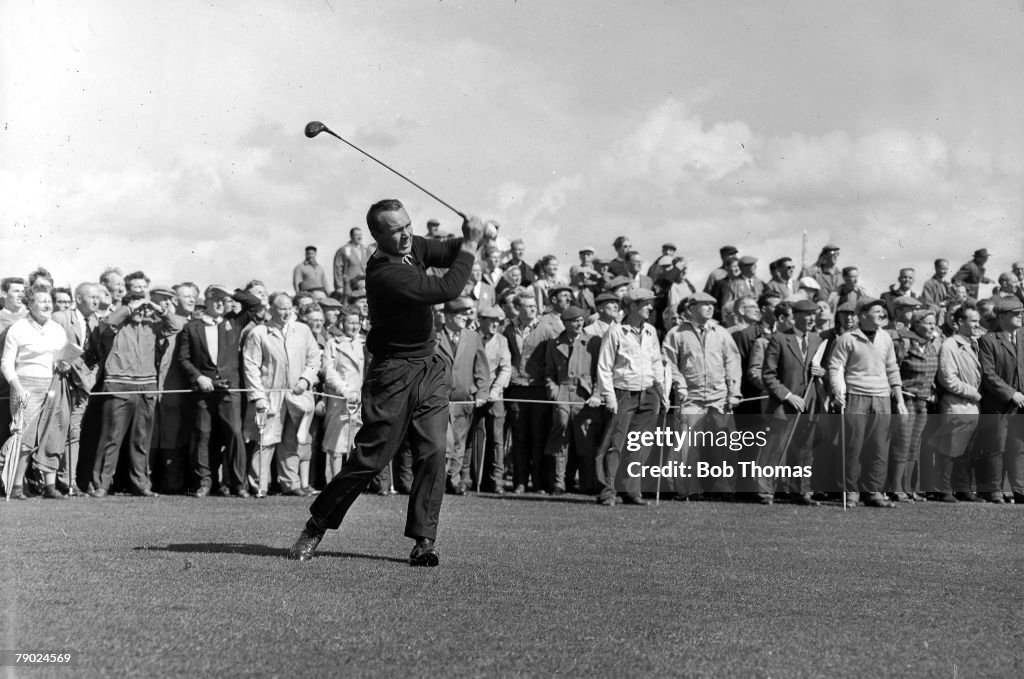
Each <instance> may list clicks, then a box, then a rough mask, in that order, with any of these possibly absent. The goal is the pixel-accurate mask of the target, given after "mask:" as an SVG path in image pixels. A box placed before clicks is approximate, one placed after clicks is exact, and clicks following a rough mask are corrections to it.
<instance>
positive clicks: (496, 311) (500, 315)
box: [476, 306, 505, 321]
mask: <svg viewBox="0 0 1024 679" xmlns="http://www.w3.org/2000/svg"><path fill="white" fill-rule="evenodd" d="M476 317H477V318H479V319H481V320H483V319H485V318H490V319H493V320H495V321H503V320H505V312H504V311H502V310H501V307H496V306H489V307H484V308H483V309H480V311H478V312H477V314H476Z"/></svg>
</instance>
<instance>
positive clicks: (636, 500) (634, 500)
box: [622, 495, 650, 507]
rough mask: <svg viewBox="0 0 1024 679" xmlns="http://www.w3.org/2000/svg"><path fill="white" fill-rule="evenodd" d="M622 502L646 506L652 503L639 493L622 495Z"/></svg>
mask: <svg viewBox="0 0 1024 679" xmlns="http://www.w3.org/2000/svg"><path fill="white" fill-rule="evenodd" d="M622 504H624V505H636V506H637V507H646V506H647V505H648V504H650V503H648V502H647V500H645V499H643V498H642V497H640V496H639V495H624V496H623V497H622Z"/></svg>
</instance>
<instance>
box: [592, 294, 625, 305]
mask: <svg viewBox="0 0 1024 679" xmlns="http://www.w3.org/2000/svg"><path fill="white" fill-rule="evenodd" d="M608 302H615V303H616V304H618V303H619V296H618V295H613V294H612V293H610V292H602V293H601V294H600V295H598V296H597V297H596V298H595V299H594V303H595V304H597V306H601V305H602V304H607V303H608Z"/></svg>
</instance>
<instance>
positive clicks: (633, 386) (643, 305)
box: [595, 288, 665, 506]
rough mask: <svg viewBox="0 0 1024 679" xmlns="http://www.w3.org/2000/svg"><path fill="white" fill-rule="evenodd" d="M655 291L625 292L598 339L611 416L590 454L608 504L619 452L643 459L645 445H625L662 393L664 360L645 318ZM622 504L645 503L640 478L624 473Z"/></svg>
mask: <svg viewBox="0 0 1024 679" xmlns="http://www.w3.org/2000/svg"><path fill="white" fill-rule="evenodd" d="M653 309H654V293H653V292H651V291H650V290H645V289H643V288H640V289H637V290H630V291H629V293H627V295H626V318H625V319H623V321H622V324H621V325H618V326H612V327H611V328H609V329H608V332H607V333H606V334H605V336H604V339H602V340H601V349H600V354H599V359H598V366H597V375H598V391H599V392H600V394H601V396H602V397H603V399H604V404H605V407H606V408H607V409H608V411H609V412H610V413H611V415H612V418H611V421H610V422H609V423H608V426H607V428H606V429H605V434H604V437H603V439H602V441H601V443H600V444H599V446H598V451H597V459H596V460H595V468H596V476H597V490H598V502H599V503H600V504H602V505H606V506H613V505H614V504H615V501H616V500H615V498H616V487H615V479H616V474H617V472H618V468H619V460H620V458H621V459H622V461H623V462H624V463H625V464H627V465H628V464H629V462H630V461H632V460H640V461H642V460H644V459H646V456H647V453H648V452H649V446H648V447H646V448H642V449H641V450H640V451H639V452H637V453H633V452H630V451H629V450H628V448H627V447H626V445H625V444H626V438H627V436H628V435H629V433H630V432H631V431H651V429H652V427H653V426H654V425H655V423H656V422H657V418H658V411H659V410H660V409H661V407H662V401H663V399H664V394H665V386H664V382H665V379H664V373H665V370H664V365H663V363H662V360H661V347H660V345H659V343H658V334H657V333H656V332H655V330H654V326H652V325H651V324H650V323H648V319H649V318H650V316H651V312H652V311H653ZM622 491H623V492H622V496H623V497H622V501H623V503H625V504H633V505H646V504H647V501H646V500H644V499H643V497H642V495H641V492H640V480H639V479H637V478H633V477H631V476H630V475H628V474H627V475H626V477H625V481H624V482H623V488H622Z"/></svg>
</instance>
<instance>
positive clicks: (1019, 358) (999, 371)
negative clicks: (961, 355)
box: [978, 297, 1024, 504]
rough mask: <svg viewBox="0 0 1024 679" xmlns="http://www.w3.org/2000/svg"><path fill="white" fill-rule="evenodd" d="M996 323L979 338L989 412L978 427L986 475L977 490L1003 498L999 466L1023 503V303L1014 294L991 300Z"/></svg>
mask: <svg viewBox="0 0 1024 679" xmlns="http://www.w3.org/2000/svg"><path fill="white" fill-rule="evenodd" d="M994 310H995V313H996V323H997V324H998V325H997V329H995V330H992V331H991V332H989V333H986V334H985V336H984V337H982V338H981V339H980V340H978V358H979V361H980V363H981V412H982V414H983V415H985V416H987V417H986V418H985V420H986V421H985V422H984V424H983V426H984V428H985V431H984V432H979V434H980V435H981V436H982V437H983V438H982V442H981V445H982V450H983V451H984V454H985V457H987V458H988V460H989V465H987V467H988V470H989V472H990V475H989V477H988V478H986V479H985V480H984V483H982V482H981V481H980V480H979V484H978V491H979V492H980V493H982V495H983V497H985V498H986V499H988V500H989V501H990V502H1001V501H1002V497H1001V494H1000V490H1001V485H1002V477H1003V472H1005V473H1006V477H1007V480H1008V481H1009V483H1010V490H1012V491H1013V501H1014V503H1015V504H1024V329H1022V325H1024V304H1022V303H1021V301H1020V300H1019V299H1017V298H1016V297H1006V298H1002V299H997V300H996V301H995V309H994Z"/></svg>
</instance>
